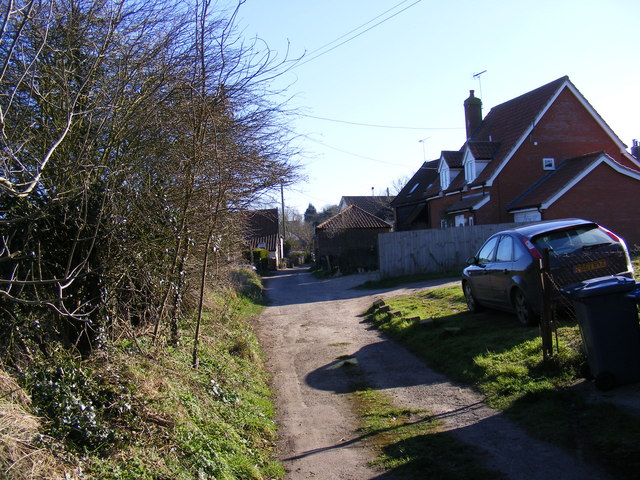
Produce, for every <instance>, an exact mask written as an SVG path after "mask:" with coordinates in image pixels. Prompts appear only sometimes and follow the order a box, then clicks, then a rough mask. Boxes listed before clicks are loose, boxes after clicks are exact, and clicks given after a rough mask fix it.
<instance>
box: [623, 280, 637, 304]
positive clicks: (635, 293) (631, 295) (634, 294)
mask: <svg viewBox="0 0 640 480" xmlns="http://www.w3.org/2000/svg"><path fill="white" fill-rule="evenodd" d="M626 297H627V298H630V299H631V300H635V301H636V302H637V303H638V304H639V305H640V282H638V283H636V288H635V290H634V291H633V292H630V293H627V295H626Z"/></svg>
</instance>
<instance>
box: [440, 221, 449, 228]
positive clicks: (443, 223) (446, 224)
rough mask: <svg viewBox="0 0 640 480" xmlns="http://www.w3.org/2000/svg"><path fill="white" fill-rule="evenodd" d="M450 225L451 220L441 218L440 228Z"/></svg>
mask: <svg viewBox="0 0 640 480" xmlns="http://www.w3.org/2000/svg"><path fill="white" fill-rule="evenodd" d="M448 226H449V222H448V221H447V220H440V228H447V227H448Z"/></svg>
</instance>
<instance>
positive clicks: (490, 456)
mask: <svg viewBox="0 0 640 480" xmlns="http://www.w3.org/2000/svg"><path fill="white" fill-rule="evenodd" d="M370 278H372V277H371V275H370V274H358V275H351V276H345V277H338V278H332V279H316V278H315V277H314V276H312V275H311V274H310V273H308V272H307V271H306V270H304V269H289V270H284V271H279V272H277V274H275V275H274V276H272V277H268V278H266V279H265V280H266V282H265V286H266V289H267V295H268V297H269V300H270V304H269V306H268V307H267V308H266V309H265V311H264V313H263V314H262V315H261V316H260V318H259V321H258V335H259V337H260V340H261V343H262V345H263V348H264V350H265V353H266V355H267V369H268V370H269V372H270V373H271V375H272V377H273V381H272V384H273V386H274V389H275V392H276V397H277V408H278V415H277V421H278V424H279V427H280V429H279V438H280V440H279V444H278V455H279V458H280V460H281V461H282V462H283V464H284V466H285V468H286V471H287V476H286V478H287V479H289V480H299V479H309V478H314V479H327V480H329V479H332V480H334V479H350V480H361V479H362V480H364V479H388V480H391V479H393V478H395V477H394V474H393V472H380V471H378V470H375V469H372V468H371V467H369V465H368V463H369V461H370V460H371V459H372V458H373V452H372V451H371V450H369V449H368V448H367V446H366V444H365V443H364V442H363V441H362V440H361V439H360V438H359V437H358V434H357V432H356V422H357V419H356V418H355V416H354V414H353V412H352V409H351V408H350V404H349V399H348V396H347V395H346V394H347V393H349V378H348V377H347V375H346V373H345V372H344V369H341V368H338V367H337V365H338V362H337V359H338V357H340V356H342V355H351V356H354V357H355V358H356V359H357V361H358V365H359V369H360V370H361V371H362V373H363V375H364V378H365V380H366V381H367V383H368V384H370V385H371V386H373V387H374V388H377V389H379V390H380V391H381V392H383V393H384V394H386V395H389V396H391V397H392V398H394V401H395V403H396V405H397V406H398V407H406V408H414V409H426V410H428V411H430V412H431V413H433V414H434V415H437V416H438V417H439V418H440V419H441V420H442V421H443V422H444V424H445V426H446V429H447V430H450V431H451V432H452V433H453V434H454V435H456V436H457V437H458V438H459V439H460V440H462V441H463V442H466V443H468V444H471V445H474V446H477V447H479V448H481V449H483V450H484V451H485V452H486V461H487V463H486V467H488V468H490V469H493V470H496V471H501V472H504V473H505V474H506V476H507V477H508V478H512V479H518V480H528V479H531V480H533V479H540V480H543V479H545V480H546V479H548V478H561V479H563V480H567V479H585V478H589V479H601V478H602V479H604V478H607V477H606V476H605V475H603V474H602V473H601V472H598V471H595V470H594V469H593V467H591V466H589V465H586V464H585V463H583V462H582V461H580V459H577V458H574V457H573V456H570V455H568V454H566V453H564V452H562V451H560V450H558V449H557V448H555V447H553V446H551V445H548V444H546V443H544V442H540V441H536V440H533V439H531V438H529V437H528V436H527V435H526V434H525V433H524V432H523V431H522V430H520V429H519V428H518V427H516V426H515V425H514V424H512V423H511V422H510V421H509V420H507V419H506V418H505V417H504V416H503V415H502V414H500V413H499V412H497V411H495V410H492V409H490V408H489V407H487V406H486V405H485V404H484V403H483V402H482V397H481V396H480V395H478V394H477V393H476V392H475V391H473V390H472V389H470V388H467V387H465V386H462V385H457V384H454V383H452V382H450V381H449V380H447V378H445V377H443V376H442V375H440V374H438V373H436V372H434V371H432V370H431V369H429V368H428V367H427V366H426V365H425V364H424V362H422V361H421V360H419V359H418V358H416V357H415V356H414V355H413V354H411V353H410V352H409V351H408V350H406V349H405V348H404V347H403V346H401V345H399V344H397V343H395V342H394V341H392V340H390V339H388V338H386V337H385V336H384V335H382V334H380V333H379V332H378V331H377V330H375V329H372V328H371V327H370V326H369V325H368V324H367V323H365V322H364V321H363V317H362V315H361V314H362V313H363V312H364V311H365V310H366V309H367V308H369V306H371V304H372V303H373V302H374V301H375V300H376V299H378V298H387V297H390V296H395V295H402V294H408V293H411V292H416V291H418V290H424V289H428V288H434V287H439V286H442V285H443V284H446V282H442V281H432V282H425V283H422V284H419V285H410V286H408V287H405V288H399V289H394V290H378V291H372V290H354V289H353V287H355V286H357V285H360V284H362V283H363V282H365V281H366V280H368V279H370Z"/></svg>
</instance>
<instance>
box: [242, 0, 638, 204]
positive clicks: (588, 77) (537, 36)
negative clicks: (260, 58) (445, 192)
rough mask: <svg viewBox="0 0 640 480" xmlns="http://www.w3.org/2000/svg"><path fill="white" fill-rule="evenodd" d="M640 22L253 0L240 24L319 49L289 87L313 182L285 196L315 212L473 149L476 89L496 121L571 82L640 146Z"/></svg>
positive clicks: (283, 80) (633, 4) (463, 7)
mask: <svg viewBox="0 0 640 480" xmlns="http://www.w3.org/2000/svg"><path fill="white" fill-rule="evenodd" d="M229 1H230V3H229V4H230V5H233V3H232V2H231V0H229ZM403 9H404V11H402V10H403ZM384 12H387V13H386V14H384V15H382V16H380V15H381V14H383V13H384ZM376 17H378V18H377V20H375V21H373V22H371V23H368V24H367V22H369V21H370V20H372V19H374V18H376ZM638 18H640V2H638V1H637V0H608V1H606V2H604V1H601V0H600V1H595V0H566V1H563V0H554V1H551V0H537V1H536V2H530V1H529V2H522V1H517V0H515V1H498V0H485V1H483V2H478V1H472V0H459V1H457V0H451V1H449V2H434V1H430V0H417V1H416V0H408V1H402V0H368V1H364V0H351V1H344V0H340V1H338V0H323V1H313V2H311V1H304V0H247V2H246V3H245V4H244V5H243V6H242V8H241V10H240V13H239V16H238V22H237V23H238V27H239V28H240V29H241V31H242V35H243V36H244V37H246V38H253V37H259V38H260V39H262V40H263V41H264V42H265V43H266V45H268V46H269V48H270V49H271V51H272V53H276V54H277V55H278V56H279V58H284V56H285V54H286V52H287V48H288V49H289V56H290V57H297V56H300V55H302V54H305V52H306V58H305V59H303V60H302V61H301V62H300V63H301V64H300V65H299V66H297V67H295V68H293V69H292V70H291V71H289V72H287V73H285V74H284V75H282V76H281V77H280V78H278V79H277V81H276V86H278V87H284V86H289V87H288V90H287V93H288V95H290V96H292V99H291V101H290V103H289V106H290V107H291V108H295V109H298V111H299V112H300V113H301V115H299V116H297V117H296V118H295V119H294V120H293V127H294V129H295V131H296V133H297V134H298V135H299V138H298V140H297V142H298V146H299V147H300V148H301V149H302V154H301V155H300V156H298V157H297V158H296V159H295V160H296V161H297V162H299V163H300V164H302V165H303V168H304V173H305V174H306V176H307V177H308V180H307V182H305V183H301V184H298V185H296V186H294V187H293V188H291V189H288V190H285V204H286V205H287V206H289V207H294V208H296V209H297V210H298V211H300V212H303V211H304V210H305V209H306V207H307V205H308V204H309V203H312V204H313V205H314V206H315V207H316V208H317V209H318V210H320V209H322V208H323V207H324V206H326V205H330V204H337V203H339V201H340V198H341V197H342V196H347V195H371V193H372V188H373V190H374V192H375V193H376V194H383V193H384V192H386V189H387V188H389V189H390V190H391V191H392V192H393V189H394V183H395V184H397V183H398V179H402V178H406V177H408V176H411V175H412V174H413V173H414V172H415V171H416V170H417V169H418V168H419V167H420V165H421V164H422V162H423V161H424V160H425V159H426V160H432V159H436V158H438V157H439V155H440V151H441V150H456V149H458V148H460V146H461V145H462V144H463V143H464V140H465V138H464V136H465V132H464V111H463V106H462V103H463V101H464V100H465V99H466V98H467V97H468V96H469V90H471V89H473V90H475V91H476V96H481V97H482V101H483V105H484V106H483V114H485V115H486V113H488V111H489V110H490V108H491V107H492V106H495V105H498V104H500V103H502V102H505V101H507V100H509V99H511V98H514V97H516V96H518V95H521V94H523V93H526V92H528V91H530V90H532V89H534V88H536V87H539V86H541V85H544V84H546V83H548V82H550V81H552V80H555V79H557V78H559V77H562V76H564V75H568V76H569V78H570V79H571V81H572V82H573V83H574V84H575V86H576V87H577V88H578V90H580V91H581V92H582V94H583V95H584V96H585V97H586V98H587V100H588V101H589V102H590V103H591V105H592V106H593V107H594V108H595V109H596V110H597V111H598V113H599V114H600V115H601V116H602V117H603V118H604V120H605V121H606V122H607V123H608V124H609V126H611V128H613V130H614V131H615V132H616V133H617V134H618V136H619V137H620V138H621V139H622V141H623V142H624V143H625V144H627V145H631V142H632V139H634V138H640V121H639V120H638V118H639V114H640V58H639V57H640V55H639V52H640V49H639V47H640V41H639V40H638V34H637V21H638ZM385 19H386V20H385ZM378 22H382V23H380V24H379V25H377V26H374V25H375V24H376V23H378ZM364 24H366V25H365V26H364V27H363V28H361V29H359V30H355V31H354V29H356V28H357V27H360V26H362V25H364ZM370 27H373V28H371V29H370V30H369V31H366V32H364V30H366V29H367V28H370ZM352 31H353V33H351V34H350V35H347V36H344V35H345V34H347V33H348V32H352ZM358 34H359V35H358ZM354 35H358V36H357V37H356V38H353V39H351V40H349V38H350V37H353V36H354ZM343 36H344V37H343ZM341 37H342V38H341ZM340 38H341V40H339V41H337V42H335V43H332V44H330V45H329V46H328V47H325V48H324V49H321V50H320V51H318V52H315V53H313V52H314V51H316V50H317V49H319V48H320V47H323V46H325V45H327V44H329V43H330V42H333V41H334V40H336V39H340ZM346 40H347V41H346ZM345 41H346V43H344V44H343V45H340V46H337V45H338V44H339V43H342V42H345ZM332 47H336V48H334V49H333V50H331V51H328V52H326V53H323V54H322V55H320V56H318V57H317V58H314V57H315V56H316V55H318V53H322V52H325V51H326V50H328V49H329V48H332ZM482 71H486V72H485V73H483V74H482V75H481V76H480V80H478V79H477V78H474V74H476V73H479V72H482ZM313 117H318V118H313ZM345 122H349V123H345ZM354 123H356V124H367V125H377V126H384V127H386V128H382V127H374V126H363V125H354ZM388 127H402V128H388Z"/></svg>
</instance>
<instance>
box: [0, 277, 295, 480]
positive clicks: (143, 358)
mask: <svg viewBox="0 0 640 480" xmlns="http://www.w3.org/2000/svg"><path fill="white" fill-rule="evenodd" d="M254 276H255V275H254ZM256 279H257V277H256V278H254V279H249V280H250V281H249V282H247V283H245V285H244V288H243V289H241V291H242V292H243V293H242V294H238V293H236V292H235V291H232V290H226V291H220V292H216V293H215V294H212V295H211V298H210V300H209V301H208V302H207V304H208V310H207V312H206V314H205V317H204V319H203V323H202V326H201V331H200V342H199V359H200V362H199V367H198V368H197V369H194V368H192V367H191V363H192V362H191V360H192V358H191V355H192V347H193V340H192V339H193V331H194V320H193V319H187V320H185V321H184V322H183V323H182V324H181V326H180V327H181V331H180V338H181V343H180V344H179V345H177V346H166V345H163V346H159V345H158V346H154V345H152V344H151V341H150V339H149V338H148V337H145V336H144V335H139V336H138V337H137V339H136V341H135V342H134V341H132V340H131V339H121V340H119V341H116V342H115V343H113V344H112V345H111V346H110V347H109V348H107V349H106V350H105V351H103V352H101V354H99V355H94V356H92V357H91V358H90V359H87V360H81V359H79V358H77V357H74V356H72V355H70V354H69V353H68V352H67V353H65V352H55V353H54V354H53V356H52V357H50V358H48V359H46V361H43V362H42V364H35V365H32V366H31V367H30V368H29V371H28V372H26V373H25V375H24V376H23V378H22V382H21V383H22V385H21V387H22V389H24V390H22V391H24V392H26V393H27V394H28V395H26V396H27V397H29V399H30V400H28V401H23V402H22V404H23V405H24V406H27V405H28V404H30V405H28V406H29V408H30V409H31V410H34V411H35V412H37V413H38V416H39V417H40V418H41V421H42V425H40V427H39V428H37V430H36V431H34V430H33V428H32V429H31V438H30V442H32V443H33V445H31V446H29V448H28V450H33V449H34V448H44V449H45V450H49V451H53V450H54V449H55V453H56V455H55V456H56V458H63V459H65V461H64V462H61V463H60V464H59V465H57V467H56V468H57V471H58V472H60V471H64V472H65V474H64V475H57V476H55V478H63V477H64V478H69V479H80V478H87V479H88V478H90V479H93V480H96V479H99V480H102V479H104V480H106V479H109V480H112V479H113V480H134V479H135V480H187V479H189V480H192V479H195V478H215V479H218V480H221V479H228V480H231V479H234V480H235V479H253V480H262V479H279V478H282V477H283V476H284V469H283V468H282V465H281V464H280V463H278V462H276V461H274V450H275V440H276V425H275V422H274V420H273V417H274V407H273V404H272V401H271V395H272V392H271V391H270V389H269V386H268V383H267V380H268V379H267V374H266V373H265V371H264V369H263V368H262V356H261V352H260V349H259V345H258V342H257V339H256V337H255V335H254V333H253V331H252V327H251V322H250V320H251V319H252V317H254V316H255V315H256V314H257V313H259V312H260V311H261V308H262V307H261V306H260V305H259V304H258V302H257V301H258V300H259V291H260V287H259V284H257V283H256ZM5 383H6V382H0V397H1V396H2V390H3V386H4V384H5ZM7 385H9V387H11V385H10V384H7ZM25 418H26V417H25ZM1 419H2V417H1V416H0V420H1ZM1 433H2V430H1V429H0V434H1ZM42 433H44V434H45V435H46V436H45V437H41V438H46V439H49V445H48V446H47V445H42V441H41V440H34V438H35V439H37V438H38V434H42ZM0 440H6V438H0ZM0 445H2V442H0ZM6 451H8V448H6V447H5V448H4V450H3V448H0V466H2V465H4V464H5V463H6V460H7V458H6V455H5V452H6ZM9 460H10V459H9ZM46 460H47V459H46V458H43V462H44V461H46ZM18 473H19V472H18ZM27 473H28V472H27ZM3 474H4V475H7V476H6V477H4V476H3ZM0 477H2V478H8V479H18V478H20V479H30V478H49V477H44V476H40V475H39V474H35V475H33V476H28V475H26V474H24V472H23V475H22V476H20V475H18V474H17V473H16V472H15V471H10V470H4V471H3V472H2V473H0ZM52 478H54V477H52Z"/></svg>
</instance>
